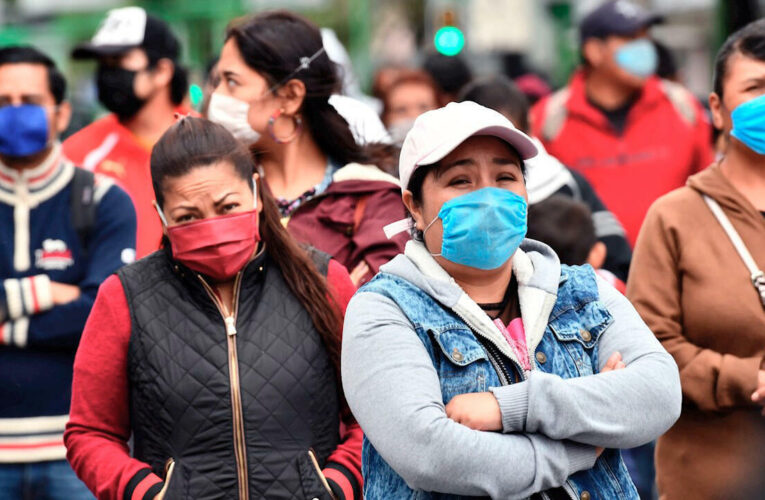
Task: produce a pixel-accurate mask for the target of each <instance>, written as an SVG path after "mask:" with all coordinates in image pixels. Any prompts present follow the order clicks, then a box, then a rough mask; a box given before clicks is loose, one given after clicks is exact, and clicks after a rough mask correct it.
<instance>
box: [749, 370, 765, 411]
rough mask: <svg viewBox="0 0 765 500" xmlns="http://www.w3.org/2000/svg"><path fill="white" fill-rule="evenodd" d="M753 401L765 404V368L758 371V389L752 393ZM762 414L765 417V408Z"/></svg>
mask: <svg viewBox="0 0 765 500" xmlns="http://www.w3.org/2000/svg"><path fill="white" fill-rule="evenodd" d="M752 401H754V402H755V403H757V404H759V405H761V406H765V370H760V371H759V372H757V390H756V391H754V392H753V393H752ZM762 416H763V417H765V408H763V409H762Z"/></svg>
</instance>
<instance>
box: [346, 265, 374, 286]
mask: <svg viewBox="0 0 765 500" xmlns="http://www.w3.org/2000/svg"><path fill="white" fill-rule="evenodd" d="M369 271H370V269H369V265H368V264H367V263H366V262H364V261H363V260H362V261H361V262H359V263H358V264H357V265H356V267H354V268H353V271H351V272H350V275H351V281H352V282H353V284H354V285H356V286H359V284H360V283H361V280H362V279H364V276H366V275H367V273H369Z"/></svg>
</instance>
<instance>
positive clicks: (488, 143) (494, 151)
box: [439, 135, 520, 165]
mask: <svg viewBox="0 0 765 500" xmlns="http://www.w3.org/2000/svg"><path fill="white" fill-rule="evenodd" d="M487 154H491V155H498V154H501V155H505V156H508V157H510V158H513V159H516V160H519V161H520V157H519V156H518V153H517V152H516V151H515V149H514V148H513V147H512V146H511V145H510V144H508V143H507V142H505V141H503V140H502V139H500V138H499V137H495V136H491V135H474V136H472V137H468V138H467V139H465V140H464V141H463V142H462V143H460V145H459V146H457V147H456V148H454V149H453V150H452V151H451V152H450V153H449V154H447V155H446V156H444V158H443V159H442V160H441V161H440V162H439V163H440V164H441V165H446V164H448V163H449V162H451V161H455V160H457V159H458V158H465V157H477V156H481V155H487Z"/></svg>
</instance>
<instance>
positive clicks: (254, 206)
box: [252, 177, 258, 210]
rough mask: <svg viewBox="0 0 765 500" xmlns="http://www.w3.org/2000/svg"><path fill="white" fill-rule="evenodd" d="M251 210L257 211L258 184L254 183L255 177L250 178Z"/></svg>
mask: <svg viewBox="0 0 765 500" xmlns="http://www.w3.org/2000/svg"><path fill="white" fill-rule="evenodd" d="M252 195H253V196H252V200H253V201H252V209H253V210H257V209H258V183H257V182H255V177H253V178H252Z"/></svg>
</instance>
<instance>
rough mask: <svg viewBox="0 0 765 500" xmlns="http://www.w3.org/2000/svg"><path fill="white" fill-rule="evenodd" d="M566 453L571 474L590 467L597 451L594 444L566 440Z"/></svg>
mask: <svg viewBox="0 0 765 500" xmlns="http://www.w3.org/2000/svg"><path fill="white" fill-rule="evenodd" d="M564 445H565V447H566V454H567V455H568V466H569V470H570V471H571V474H573V473H575V472H579V471H583V470H588V469H592V468H593V467H594V466H595V462H596V461H597V460H598V452H597V450H596V449H595V447H594V446H590V445H586V444H579V443H575V442H573V441H566V442H565V443H564Z"/></svg>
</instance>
